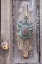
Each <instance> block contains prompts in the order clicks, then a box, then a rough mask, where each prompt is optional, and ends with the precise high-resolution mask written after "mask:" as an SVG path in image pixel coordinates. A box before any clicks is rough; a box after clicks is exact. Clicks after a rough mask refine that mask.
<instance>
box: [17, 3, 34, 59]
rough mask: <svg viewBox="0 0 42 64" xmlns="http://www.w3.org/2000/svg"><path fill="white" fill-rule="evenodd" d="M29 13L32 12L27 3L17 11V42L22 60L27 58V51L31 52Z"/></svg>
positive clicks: (31, 26)
mask: <svg viewBox="0 0 42 64" xmlns="http://www.w3.org/2000/svg"><path fill="white" fill-rule="evenodd" d="M22 10H24V11H22ZM31 12H32V11H30V10H29V8H28V3H27V2H23V3H22V5H21V7H20V10H19V13H20V16H19V21H18V31H17V40H18V48H19V51H20V52H22V57H24V58H28V57H29V51H31V50H32V46H31V36H32V33H33V24H32V22H31ZM25 13H26V14H25ZM24 14H25V15H24Z"/></svg>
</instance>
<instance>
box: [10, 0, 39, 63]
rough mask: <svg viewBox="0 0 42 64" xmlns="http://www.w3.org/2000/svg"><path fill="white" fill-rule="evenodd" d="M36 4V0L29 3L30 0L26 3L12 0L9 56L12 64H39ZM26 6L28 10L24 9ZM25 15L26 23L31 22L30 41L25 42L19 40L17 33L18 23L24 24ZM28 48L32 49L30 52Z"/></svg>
mask: <svg viewBox="0 0 42 64" xmlns="http://www.w3.org/2000/svg"><path fill="white" fill-rule="evenodd" d="M36 4H37V3H36V0H31V1H30V0H27V1H25V0H24V1H23V0H21V1H19V0H15V1H14V0H12V28H13V30H12V38H13V40H12V42H13V44H12V47H13V49H12V51H13V52H11V55H12V56H11V61H12V62H13V63H39V52H38V46H37V42H39V41H38V40H37V32H38V33H39V31H37V29H38V28H37V22H38V20H37V13H38V12H37V6H36ZM26 5H28V9H27V8H26ZM28 10H29V11H28ZM25 14H28V21H27V22H29V23H30V22H32V24H33V32H32V35H31V38H30V39H26V40H25V41H23V39H21V38H20V36H19V33H18V23H19V21H22V23H23V22H24V16H25ZM38 25H39V24H38ZM20 30H21V29H20ZM21 35H22V34H21ZM38 36H39V34H38ZM29 41H30V42H29ZM23 42H24V43H23ZM29 43H30V45H29ZM30 47H31V48H32V50H31V51H30V50H29V49H27V48H30ZM28 50H29V51H28ZM13 56H14V57H13ZM12 58H14V59H12Z"/></svg>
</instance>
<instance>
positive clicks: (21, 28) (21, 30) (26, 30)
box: [18, 16, 33, 40]
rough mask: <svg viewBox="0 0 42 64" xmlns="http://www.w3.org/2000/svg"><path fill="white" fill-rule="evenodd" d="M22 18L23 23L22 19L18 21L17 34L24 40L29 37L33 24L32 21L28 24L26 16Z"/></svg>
mask: <svg viewBox="0 0 42 64" xmlns="http://www.w3.org/2000/svg"><path fill="white" fill-rule="evenodd" d="M24 19H25V21H24V23H22V21H19V23H18V34H19V37H20V38H21V39H23V40H26V39H27V38H28V39H29V38H30V36H31V34H32V30H33V25H32V23H30V24H29V22H27V19H28V17H27V16H25V17H24Z"/></svg>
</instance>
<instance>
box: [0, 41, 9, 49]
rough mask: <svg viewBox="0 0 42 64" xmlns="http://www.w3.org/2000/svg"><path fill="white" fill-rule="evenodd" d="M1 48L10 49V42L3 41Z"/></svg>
mask: <svg viewBox="0 0 42 64" xmlns="http://www.w3.org/2000/svg"><path fill="white" fill-rule="evenodd" d="M1 48H2V49H3V50H8V49H9V45H8V43H7V42H2V44H1Z"/></svg>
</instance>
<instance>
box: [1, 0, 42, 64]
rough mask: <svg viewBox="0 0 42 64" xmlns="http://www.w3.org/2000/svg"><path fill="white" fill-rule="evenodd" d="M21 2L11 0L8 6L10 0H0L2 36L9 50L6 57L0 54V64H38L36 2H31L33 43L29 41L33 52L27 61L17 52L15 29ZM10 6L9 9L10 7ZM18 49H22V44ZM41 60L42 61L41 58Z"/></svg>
mask: <svg viewBox="0 0 42 64" xmlns="http://www.w3.org/2000/svg"><path fill="white" fill-rule="evenodd" d="M12 1H13V3H12ZM22 2H23V0H21V1H19V0H17V1H16V0H11V4H10V0H9V1H8V0H7V1H6V0H4V1H3V0H2V34H3V35H4V36H5V38H6V40H8V43H9V47H10V49H9V53H8V56H7V55H4V54H2V53H1V54H2V55H1V56H0V58H1V61H0V63H1V64H21V63H22V64H26V63H27V64H39V63H38V62H39V60H38V57H39V55H38V53H37V47H36V0H33V6H34V7H33V8H34V9H33V14H32V22H33V41H32V40H31V45H32V47H33V51H32V52H31V53H30V56H29V59H23V57H21V53H20V52H19V50H18V41H17V35H16V32H17V28H16V27H17V24H18V21H17V20H18V18H19V14H18V10H19V8H20V5H21V3H22ZM7 4H8V5H7ZM3 5H4V6H3ZM10 5H11V7H10ZM10 8H11V9H10ZM10 12H11V13H10ZM10 14H12V15H10ZM10 16H11V17H10ZM11 18H12V21H11V20H10V19H11ZM5 22H6V23H5ZM12 23H13V24H12ZM41 24H42V23H41ZM13 25H14V39H13V36H12V35H13V30H12V29H13ZM6 28H7V29H6ZM10 29H11V30H10ZM10 33H11V34H10ZM6 34H7V36H6ZM10 36H11V37H10ZM41 40H42V39H41ZM19 47H20V48H19V49H21V48H22V47H23V44H22V47H21V46H19ZM41 47H42V46H41ZM41 50H42V49H41ZM35 52H36V53H35ZM41 59H42V57H41ZM30 61H31V62H30Z"/></svg>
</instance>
